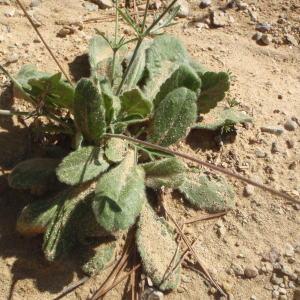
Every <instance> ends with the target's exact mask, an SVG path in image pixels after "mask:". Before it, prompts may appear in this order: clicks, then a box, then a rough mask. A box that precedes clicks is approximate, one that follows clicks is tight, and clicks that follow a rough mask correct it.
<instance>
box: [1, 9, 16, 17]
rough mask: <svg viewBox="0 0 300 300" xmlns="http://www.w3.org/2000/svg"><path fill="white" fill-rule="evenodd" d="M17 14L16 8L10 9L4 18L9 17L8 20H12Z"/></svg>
mask: <svg viewBox="0 0 300 300" xmlns="http://www.w3.org/2000/svg"><path fill="white" fill-rule="evenodd" d="M15 12H16V9H15V8H10V9H8V10H6V11H5V12H4V16H5V17H8V18H11V17H13V16H14V15H15Z"/></svg>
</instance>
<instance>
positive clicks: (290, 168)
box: [289, 161, 297, 170]
mask: <svg viewBox="0 0 300 300" xmlns="http://www.w3.org/2000/svg"><path fill="white" fill-rule="evenodd" d="M296 166H297V163H296V162H295V161H292V162H291V163H290V164H289V170H295V169H296Z"/></svg>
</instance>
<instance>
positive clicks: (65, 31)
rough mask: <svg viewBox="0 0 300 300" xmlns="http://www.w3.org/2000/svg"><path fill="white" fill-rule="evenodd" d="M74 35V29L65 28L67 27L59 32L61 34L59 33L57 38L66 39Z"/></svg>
mask: <svg viewBox="0 0 300 300" xmlns="http://www.w3.org/2000/svg"><path fill="white" fill-rule="evenodd" d="M73 33H75V30H74V28H72V27H70V26H65V27H63V28H61V29H60V30H59V32H58V33H57V36H58V37H61V38H64V37H66V36H67V35H70V34H73Z"/></svg>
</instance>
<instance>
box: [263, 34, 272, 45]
mask: <svg viewBox="0 0 300 300" xmlns="http://www.w3.org/2000/svg"><path fill="white" fill-rule="evenodd" d="M260 40H261V42H262V43H263V44H264V45H270V44H271V43H272V40H273V38H272V36H271V35H269V34H263V35H262V37H261V39H260Z"/></svg>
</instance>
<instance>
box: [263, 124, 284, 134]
mask: <svg viewBox="0 0 300 300" xmlns="http://www.w3.org/2000/svg"><path fill="white" fill-rule="evenodd" d="M260 130H261V132H266V133H271V134H275V135H281V134H283V132H284V129H283V128H282V127H280V126H278V127H277V126H263V127H260Z"/></svg>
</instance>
